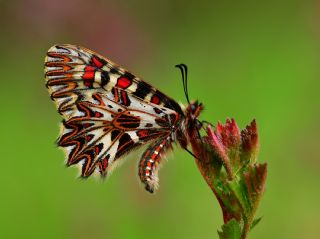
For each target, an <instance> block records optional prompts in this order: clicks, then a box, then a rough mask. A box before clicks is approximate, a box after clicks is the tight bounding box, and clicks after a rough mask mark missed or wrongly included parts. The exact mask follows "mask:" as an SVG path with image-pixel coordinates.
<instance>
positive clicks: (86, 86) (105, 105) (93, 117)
mask: <svg viewBox="0 0 320 239" xmlns="http://www.w3.org/2000/svg"><path fill="white" fill-rule="evenodd" d="M45 75H46V80H47V87H48V89H49V92H50V94H51V97H52V99H53V100H54V101H55V103H56V105H57V108H58V111H59V113H61V114H62V115H63V118H64V120H63V127H62V132H61V136H60V138H59V139H58V145H59V146H61V147H63V148H65V149H66V152H67V154H68V160H67V165H73V164H77V163H79V162H82V176H83V177H88V176H90V175H91V174H92V173H93V172H94V171H95V169H98V171H99V172H100V173H101V175H103V176H105V175H106V174H107V171H108V170H110V168H112V167H113V166H114V163H115V162H116V160H117V159H118V158H120V157H121V156H123V155H124V154H125V153H127V152H129V151H130V150H132V149H134V148H136V147H138V146H140V145H142V144H145V143H147V142H150V141H154V140H156V139H159V138H163V137H168V136H170V134H171V131H172V126H173V125H177V124H178V122H179V121H180V120H181V114H182V113H181V112H182V110H181V108H180V106H179V105H178V104H177V103H176V102H175V101H173V100H172V99H170V98H169V97H167V96H165V95H164V94H163V93H161V92H159V91H158V90H156V89H155V88H153V87H152V86H150V85H149V84H147V83H146V82H144V81H142V80H140V79H139V78H137V77H135V76H134V75H132V74H131V73H129V72H128V71H126V70H125V69H123V68H121V67H119V66H117V65H116V64H115V63H113V62H111V61H110V60H108V59H106V58H104V57H102V56H100V55H98V54H96V53H94V52H92V51H90V50H88V49H85V48H81V47H77V46H73V45H61V46H53V47H52V48H50V49H49V51H48V53H47V57H46V60H45Z"/></svg>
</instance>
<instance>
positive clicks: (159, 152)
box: [139, 136, 172, 193]
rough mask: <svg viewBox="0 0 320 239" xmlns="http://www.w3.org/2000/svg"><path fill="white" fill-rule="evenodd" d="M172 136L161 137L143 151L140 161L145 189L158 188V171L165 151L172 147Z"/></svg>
mask: <svg viewBox="0 0 320 239" xmlns="http://www.w3.org/2000/svg"><path fill="white" fill-rule="evenodd" d="M171 148H172V146H171V138H170V136H168V137H165V138H161V139H159V140H157V141H156V142H155V143H153V144H152V145H150V146H149V147H148V148H147V150H146V151H145V152H144V153H143V155H142V157H141V160H140V163H139V177H140V180H141V182H142V183H143V184H144V185H145V189H146V190H147V191H149V192H150V193H153V192H154V190H155V189H157V188H158V183H159V178H158V171H159V165H160V162H161V159H162V157H163V155H164V154H165V152H167V151H168V150H169V149H171Z"/></svg>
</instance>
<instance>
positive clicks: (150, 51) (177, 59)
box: [0, 0, 320, 239]
mask: <svg viewBox="0 0 320 239" xmlns="http://www.w3.org/2000/svg"><path fill="white" fill-rule="evenodd" d="M319 10H320V3H319V1H310V0H306V1H301V0H300V1H298V0H282V1H279V0H277V1H275V0H270V1H249V0H244V1H209V0H206V1H205V0H198V1H182V0H174V1H172V0H171V1H169V0H162V1H143V0H138V1H133V0H127V1H124V0H120V1H119V0H118V1H102V0H101V1H86V0H79V1H63V0H56V1H50V0H33V1H32V0H24V1H17V0H15V1H4V0H2V1H0V24H1V28H0V29H1V33H0V48H1V54H0V63H1V64H0V71H1V89H2V91H1V95H0V97H1V101H0V108H1V124H0V128H1V138H0V145H1V146H0V147H1V167H2V169H3V170H2V173H1V174H0V175H1V196H0V205H1V206H0V218H1V219H0V238H71V239H72V238H77V239H82V238H95V239H99V238H110V239H114V238H115V239H117V238H119V239H122V238H153V239H158V238H159V239H162V238H218V236H217V233H216V230H217V229H218V228H220V226H221V225H222V216H221V212H220V208H219V206H218V203H217V201H216V200H215V198H214V197H213V195H212V193H211V191H210V189H209V188H208V187H207V186H206V184H205V182H204V181H203V179H202V177H201V176H200V173H199V172H198V169H197V167H196V166H195V163H194V161H193V159H192V157H191V156H190V155H189V154H188V153H186V152H185V151H183V150H181V149H176V150H175V152H174V153H173V154H172V155H170V156H169V157H168V162H167V163H165V165H164V167H163V168H162V170H161V171H160V190H159V191H158V192H157V193H156V194H155V195H149V194H148V193H147V192H145V191H144V189H143V187H142V186H141V185H140V183H139V182H138V180H137V162H138V160H139V158H140V153H141V150H140V151H139V152H136V153H133V154H131V155H130V156H129V157H127V160H126V163H125V164H123V165H122V167H120V168H118V169H117V170H115V172H114V173H113V175H112V176H111V177H110V178H109V180H107V181H106V182H101V181H100V180H97V179H94V178H92V179H89V180H87V181H83V180H79V179H77V176H78V169H77V168H76V167H75V168H69V169H67V168H65V167H64V154H63V152H62V151H61V150H59V149H57V147H56V146H55V144H54V142H55V139H56V138H57V136H58V132H59V122H60V120H61V118H60V116H59V115H58V113H57V112H56V109H55V106H54V104H53V102H51V100H50V97H49V95H48V93H47V90H46V88H45V83H44V76H43V60H44V57H45V54H46V51H47V50H48V49H49V47H50V46H51V45H53V44H56V43H72V44H79V45H83V46H86V47H88V48H91V49H93V50H95V51H97V52H99V53H101V54H102V55H105V56H107V57H109V58H110V59H112V60H113V61H115V62H118V63H120V64H121V65H123V66H125V67H126V68H127V69H129V70H131V71H132V72H134V73H135V74H137V75H138V76H141V77H142V78H144V79H145V80H146V81H148V82H149V83H151V84H153V85H154V86H157V87H158V88H159V89H160V90H162V91H163V92H165V93H167V94H168V95H170V96H172V97H174V98H175V99H177V100H178V101H181V102H183V103H186V100H185V98H184V95H183V88H182V85H181V78H180V73H179V71H178V70H177V69H175V68H174V65H175V64H177V63H181V62H183V63H186V64H188V66H189V71H190V74H189V91H190V93H189V94H190V96H191V98H194V99H195V98H197V99H199V100H200V101H201V102H203V103H204V104H205V106H206V110H205V112H204V113H203V115H202V119H206V120H209V121H211V122H217V121H218V120H221V121H225V119H226V118H227V117H234V118H235V119H236V120H237V122H238V123H239V126H240V127H244V126H245V125H246V124H247V123H249V122H250V121H251V120H252V119H253V118H256V119H257V122H258V126H259V133H260V138H261V151H260V156H259V160H260V162H268V164H269V175H268V180H267V190H266V193H265V196H264V198H263V200H262V204H261V207H260V209H259V211H258V212H257V215H258V216H263V220H262V221H261V222H260V224H259V225H258V226H257V227H256V228H255V229H254V230H253V231H252V233H251V234H250V237H249V238H259V239H264V238H271V237H272V238H290V239H294V238H312V239H313V238H320V230H319V228H320V220H319V213H320V207H319V200H320V197H319V196H320V190H319V188H320V186H319V183H320V173H319V170H320V161H319V160H320V154H319V135H320V126H319V120H320V112H319V110H320V107H319V103H320V100H319V90H320V81H319V64H318V63H319V46H320V44H319V40H320V39H319V34H320V31H319V30H320V29H319V26H320V23H319V21H320V15H319V13H320V12H319Z"/></svg>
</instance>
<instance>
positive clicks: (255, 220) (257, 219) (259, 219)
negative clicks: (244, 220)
mask: <svg viewBox="0 0 320 239" xmlns="http://www.w3.org/2000/svg"><path fill="white" fill-rule="evenodd" d="M261 219H262V217H259V218H256V219H254V220H253V222H252V224H251V226H250V231H251V230H252V229H253V228H254V227H255V226H256V225H257V224H258V223H259V222H260V221H261Z"/></svg>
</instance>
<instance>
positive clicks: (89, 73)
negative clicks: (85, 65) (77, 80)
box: [82, 71, 94, 80]
mask: <svg viewBox="0 0 320 239" xmlns="http://www.w3.org/2000/svg"><path fill="white" fill-rule="evenodd" d="M82 78H83V79H85V80H92V79H93V78H94V71H86V72H85V73H84V74H83V76H82Z"/></svg>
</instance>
